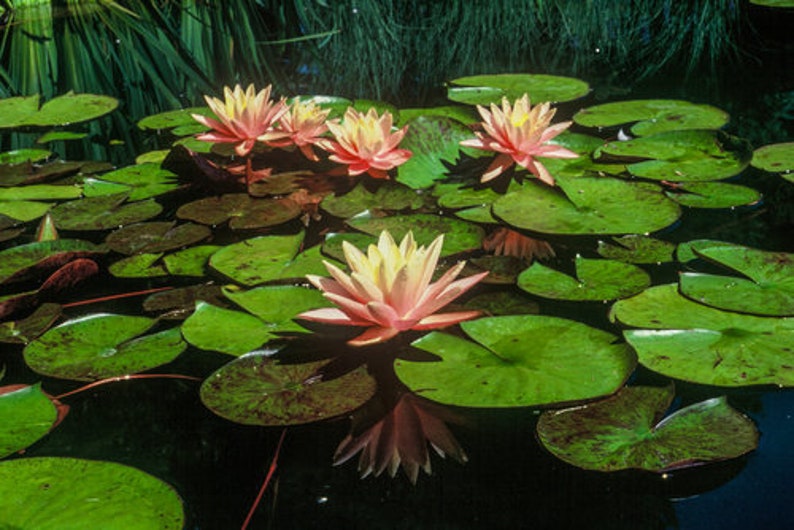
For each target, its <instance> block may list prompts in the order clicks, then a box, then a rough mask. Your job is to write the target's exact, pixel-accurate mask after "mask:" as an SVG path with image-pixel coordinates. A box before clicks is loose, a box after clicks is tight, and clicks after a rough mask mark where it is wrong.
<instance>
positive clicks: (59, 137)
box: [36, 131, 88, 144]
mask: <svg viewBox="0 0 794 530" xmlns="http://www.w3.org/2000/svg"><path fill="white" fill-rule="evenodd" d="M87 136H88V133H84V132H72V131H49V132H46V133H44V134H42V135H41V136H39V137H38V138H36V143H37V144H46V143H49V142H63V141H68V140H82V139H83V138H86V137H87Z"/></svg>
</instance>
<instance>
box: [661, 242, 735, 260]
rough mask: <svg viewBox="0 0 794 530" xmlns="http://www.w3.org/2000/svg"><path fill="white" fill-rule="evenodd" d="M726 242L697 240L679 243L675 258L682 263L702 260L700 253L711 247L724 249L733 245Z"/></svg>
mask: <svg viewBox="0 0 794 530" xmlns="http://www.w3.org/2000/svg"><path fill="white" fill-rule="evenodd" d="M731 244H732V243H726V242H725V241H719V240H716V239H695V240H693V241H685V242H683V243H679V244H678V246H677V247H676V249H675V257H676V259H677V260H678V261H679V262H680V263H687V262H690V261H692V260H696V259H701V257H700V254H699V251H701V250H703V249H705V248H709V247H723V246H725V245H731Z"/></svg>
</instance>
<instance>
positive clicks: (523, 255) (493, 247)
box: [482, 226, 554, 262]
mask: <svg viewBox="0 0 794 530" xmlns="http://www.w3.org/2000/svg"><path fill="white" fill-rule="evenodd" d="M482 248H483V249H485V250H486V251H488V252H493V253H494V255H496V256H513V257H515V258H519V259H522V260H526V261H529V262H531V261H532V260H534V259H536V258H537V259H545V258H552V257H554V249H553V248H551V245H550V244H549V243H548V242H546V241H543V240H542V239H535V238H534V237H529V236H525V235H524V234H522V233H521V232H517V231H515V230H511V229H510V228H506V227H504V226H500V227H499V228H497V229H496V230H494V231H493V232H491V233H490V234H489V235H488V237H486V238H485V239H484V240H483V242H482Z"/></svg>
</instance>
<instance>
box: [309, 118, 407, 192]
mask: <svg viewBox="0 0 794 530" xmlns="http://www.w3.org/2000/svg"><path fill="white" fill-rule="evenodd" d="M327 125H328V129H329V130H330V131H331V133H332V134H333V135H334V138H335V140H331V139H328V138H326V139H322V140H319V141H318V142H317V145H319V146H320V147H322V148H323V149H325V150H326V151H328V152H329V153H331V156H330V157H329V158H330V159H331V160H333V161H334V162H338V163H340V164H345V165H347V174H348V175H360V174H362V173H368V174H369V175H371V176H372V177H374V178H380V179H386V178H389V175H388V173H387V171H388V170H390V169H392V168H395V167H397V166H399V165H400V164H402V163H404V162H405V161H406V160H408V159H409V158H411V152H410V151H408V150H407V149H398V148H397V145H398V144H399V143H400V141H402V139H403V136H405V132H406V131H407V130H408V127H407V126H406V127H403V128H402V129H399V130H397V131H394V132H392V115H391V113H390V112H388V111H384V113H383V116H378V112H377V111H376V110H375V109H374V108H371V109H369V111H368V112H367V113H366V114H363V113H361V112H359V111H357V110H356V109H354V108H352V107H349V108H348V109H347V111H346V112H345V116H344V119H343V120H342V123H336V122H328V124H327Z"/></svg>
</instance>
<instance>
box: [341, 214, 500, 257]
mask: <svg viewBox="0 0 794 530" xmlns="http://www.w3.org/2000/svg"><path fill="white" fill-rule="evenodd" d="M347 224H348V225H350V226H351V227H353V228H355V229H356V230H361V231H362V232H366V233H367V234H370V235H373V236H378V235H380V233H381V232H382V231H383V230H388V231H389V233H390V234H391V235H392V236H393V237H394V239H395V240H396V241H400V240H401V239H402V238H403V237H404V236H405V234H407V233H408V231H409V230H410V231H412V232H413V235H414V238H415V239H416V242H417V244H419V245H429V244H430V243H431V242H432V241H433V240H434V239H435V238H436V237H438V236H439V235H441V234H444V247H443V248H442V250H441V255H442V256H451V255H453V254H459V253H461V252H469V251H472V250H477V249H479V248H481V247H482V240H483V237H485V231H484V230H483V229H482V227H480V226H478V225H475V224H473V223H468V222H466V221H462V220H460V219H453V218H451V217H440V216H438V215H431V214H412V215H393V216H390V217H373V216H370V215H369V214H362V215H357V216H356V217H354V218H352V219H349V220H348V221H347Z"/></svg>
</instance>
